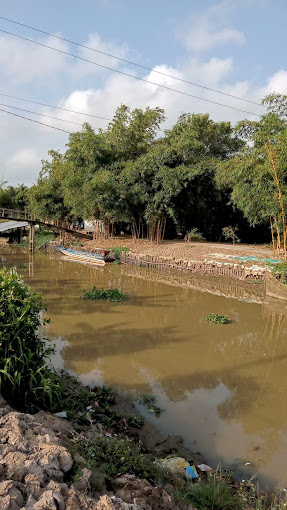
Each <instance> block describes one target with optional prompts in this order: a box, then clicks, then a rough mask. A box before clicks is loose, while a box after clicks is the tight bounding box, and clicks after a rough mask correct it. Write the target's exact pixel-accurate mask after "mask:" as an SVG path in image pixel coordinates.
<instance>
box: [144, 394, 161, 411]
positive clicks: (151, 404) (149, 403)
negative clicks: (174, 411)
mask: <svg viewBox="0 0 287 510" xmlns="http://www.w3.org/2000/svg"><path fill="white" fill-rule="evenodd" d="M140 404H143V405H144V406H146V407H147V408H148V410H149V412H150V413H155V414H156V415H159V414H160V413H161V412H162V409H160V407H157V406H156V405H155V396H154V395H151V394H150V393H143V394H142V395H141V396H140Z"/></svg>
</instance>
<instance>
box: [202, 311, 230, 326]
mask: <svg viewBox="0 0 287 510" xmlns="http://www.w3.org/2000/svg"><path fill="white" fill-rule="evenodd" d="M205 320H206V322H214V323H215V324H229V323H230V322H231V319H229V318H228V317H226V316H225V315H219V314H218V313H211V314H210V315H206V317H205Z"/></svg>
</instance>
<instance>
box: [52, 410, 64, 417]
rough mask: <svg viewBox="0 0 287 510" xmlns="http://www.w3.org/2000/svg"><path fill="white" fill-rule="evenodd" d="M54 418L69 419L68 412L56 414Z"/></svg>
mask: <svg viewBox="0 0 287 510" xmlns="http://www.w3.org/2000/svg"><path fill="white" fill-rule="evenodd" d="M54 416H58V418H67V413H66V411H59V412H58V413H54Z"/></svg>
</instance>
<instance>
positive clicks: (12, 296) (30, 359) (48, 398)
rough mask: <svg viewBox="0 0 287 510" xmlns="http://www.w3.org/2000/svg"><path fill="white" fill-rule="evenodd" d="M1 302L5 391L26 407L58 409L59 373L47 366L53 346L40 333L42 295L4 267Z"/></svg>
mask: <svg viewBox="0 0 287 510" xmlns="http://www.w3.org/2000/svg"><path fill="white" fill-rule="evenodd" d="M0 303H1V307H0V340H1V342H0V391H1V394H2V395H3V396H4V398H5V399H6V400H8V401H9V402H13V404H14V405H15V406H16V407H18V408H20V409H23V410H30V411H35V410H37V409H53V408H56V407H57V405H58V404H59V402H60V400H61V398H60V389H59V384H58V382H57V379H56V377H55V374H54V372H53V371H52V370H51V368H50V367H49V366H48V365H47V360H48V357H49V354H50V353H51V349H50V348H47V347H46V346H45V343H44V341H43V340H42V339H41V338H40V337H39V334H38V328H39V327H40V325H41V323H42V321H41V317H40V312H41V310H42V307H43V304H42V300H41V295H40V294H37V293H34V292H31V291H30V290H29V288H28V287H27V286H26V285H24V284H23V282H22V281H21V280H20V279H19V276H18V274H17V273H16V271H14V270H9V269H6V268H3V269H1V271H0ZM43 322H44V323H45V320H44V321H43ZM46 322H47V321H46Z"/></svg>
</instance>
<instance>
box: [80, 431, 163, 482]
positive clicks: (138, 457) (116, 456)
mask: <svg viewBox="0 0 287 510" xmlns="http://www.w3.org/2000/svg"><path fill="white" fill-rule="evenodd" d="M75 446H76V448H77V451H78V452H79V453H80V455H81V456H82V457H84V458H85V459H86V461H87V463H88V465H89V467H90V469H91V468H92V469H93V467H94V468H100V469H101V470H102V471H103V472H104V473H105V475H106V476H107V477H109V478H110V479H113V478H116V477H117V476H118V475H124V474H126V473H129V474H134V475H135V476H136V477H139V478H146V479H147V480H149V481H153V482H155V481H160V480H162V479H163V478H164V476H165V470H164V469H163V468H162V467H161V466H160V464H159V463H158V462H157V461H156V459H155V457H154V456H153V455H150V454H143V453H142V451H141V448H140V446H139V445H137V444H135V443H134V442H133V441H132V440H130V439H118V438H115V437H111V438H106V437H94V438H91V439H87V438H85V439H82V440H80V441H77V442H76V443H75Z"/></svg>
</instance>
